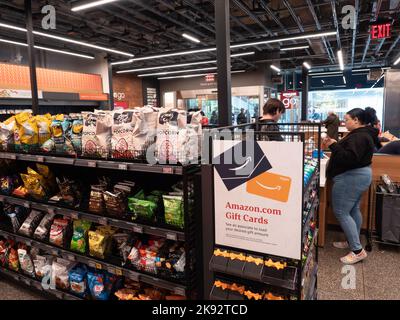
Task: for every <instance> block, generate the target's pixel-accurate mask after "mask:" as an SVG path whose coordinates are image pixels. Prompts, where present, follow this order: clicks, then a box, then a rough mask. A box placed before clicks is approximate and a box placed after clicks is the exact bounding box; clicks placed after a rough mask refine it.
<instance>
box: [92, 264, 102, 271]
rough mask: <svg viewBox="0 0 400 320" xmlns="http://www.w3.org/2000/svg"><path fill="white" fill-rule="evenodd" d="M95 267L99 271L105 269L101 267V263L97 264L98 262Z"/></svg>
mask: <svg viewBox="0 0 400 320" xmlns="http://www.w3.org/2000/svg"><path fill="white" fill-rule="evenodd" d="M94 267H95V268H96V269H98V270H101V269H103V266H102V265H101V263H97V262H96V263H95V265H94Z"/></svg>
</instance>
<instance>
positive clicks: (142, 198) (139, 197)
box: [133, 189, 146, 200]
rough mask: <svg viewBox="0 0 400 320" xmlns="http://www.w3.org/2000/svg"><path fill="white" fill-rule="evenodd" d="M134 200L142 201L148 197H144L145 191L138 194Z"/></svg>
mask: <svg viewBox="0 0 400 320" xmlns="http://www.w3.org/2000/svg"><path fill="white" fill-rule="evenodd" d="M133 198H135V199H140V200H146V197H145V195H144V190H143V189H142V190H140V191H139V192H138V193H136V194H135V195H134V196H133Z"/></svg>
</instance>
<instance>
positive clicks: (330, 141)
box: [322, 137, 337, 147]
mask: <svg viewBox="0 0 400 320" xmlns="http://www.w3.org/2000/svg"><path fill="white" fill-rule="evenodd" d="M322 142H323V144H324V145H326V146H327V147H329V146H330V145H332V144H334V143H336V142H337V141H336V140H335V139H332V138H329V137H326V138H324V139H323V140H322Z"/></svg>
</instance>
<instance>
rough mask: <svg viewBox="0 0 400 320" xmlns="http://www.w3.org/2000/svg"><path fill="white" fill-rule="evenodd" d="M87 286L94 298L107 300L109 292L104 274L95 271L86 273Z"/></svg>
mask: <svg viewBox="0 0 400 320" xmlns="http://www.w3.org/2000/svg"><path fill="white" fill-rule="evenodd" d="M87 280H88V286H89V289H90V293H91V295H92V298H93V299H94V300H108V297H109V295H110V292H109V291H108V290H107V288H106V283H105V282H106V279H105V275H104V274H102V273H97V272H88V273H87Z"/></svg>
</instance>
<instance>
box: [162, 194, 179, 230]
mask: <svg viewBox="0 0 400 320" xmlns="http://www.w3.org/2000/svg"><path fill="white" fill-rule="evenodd" d="M163 201H164V210H165V223H167V224H170V225H172V226H175V227H178V228H181V229H183V227H184V216H183V197H182V196H169V195H163Z"/></svg>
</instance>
